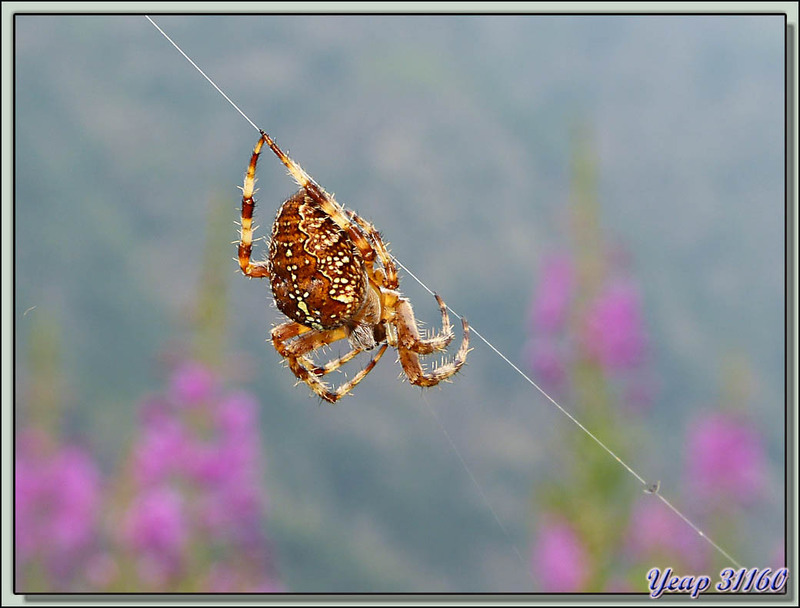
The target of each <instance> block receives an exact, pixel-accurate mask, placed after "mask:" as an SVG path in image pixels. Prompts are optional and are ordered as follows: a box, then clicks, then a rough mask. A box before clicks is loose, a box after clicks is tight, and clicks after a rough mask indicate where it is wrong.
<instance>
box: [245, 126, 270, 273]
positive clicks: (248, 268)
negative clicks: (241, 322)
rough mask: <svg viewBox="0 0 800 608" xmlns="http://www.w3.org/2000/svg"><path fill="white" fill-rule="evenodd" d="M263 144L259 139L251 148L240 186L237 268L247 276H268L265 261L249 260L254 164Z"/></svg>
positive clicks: (251, 249)
mask: <svg viewBox="0 0 800 608" xmlns="http://www.w3.org/2000/svg"><path fill="white" fill-rule="evenodd" d="M263 145H264V140H263V139H259V140H258V143H257V144H256V146H255V148H253V156H252V157H251V158H250V164H249V165H248V167H247V173H245V176H244V187H243V188H242V225H241V229H240V230H239V268H241V269H242V272H243V273H244V274H245V275H247V276H248V277H259V278H263V277H268V276H269V267H268V266H267V262H266V261H265V262H252V261H250V254H251V253H252V251H253V210H254V209H255V206H256V203H255V201H254V200H253V193H254V192H255V185H256V164H257V163H258V156H259V155H260V154H261V147H262V146H263Z"/></svg>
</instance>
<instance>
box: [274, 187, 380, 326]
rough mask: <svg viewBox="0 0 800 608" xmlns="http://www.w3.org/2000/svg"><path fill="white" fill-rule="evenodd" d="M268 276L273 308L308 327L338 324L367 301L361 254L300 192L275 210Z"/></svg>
mask: <svg viewBox="0 0 800 608" xmlns="http://www.w3.org/2000/svg"><path fill="white" fill-rule="evenodd" d="M269 272H270V284H271V287H272V294H273V296H274V298H275V304H276V305H277V307H278V309H279V310H280V311H281V312H282V313H283V314H285V315H286V316H287V317H289V318H290V319H292V320H294V321H297V322H298V323H300V324H302V325H305V326H307V327H311V328H313V329H332V328H334V327H338V326H340V325H342V324H343V323H344V322H346V321H347V320H348V319H351V318H352V317H353V316H354V315H355V314H356V313H357V312H358V311H359V310H360V309H361V307H362V306H363V304H364V301H365V300H366V296H367V288H368V285H367V275H366V269H365V267H364V261H363V259H362V257H361V253H360V252H359V250H358V249H357V248H356V247H355V245H354V244H353V241H352V239H351V238H350V236H349V235H348V234H347V233H346V232H345V231H343V230H342V229H341V228H339V226H337V225H336V223H335V222H334V221H333V220H332V219H331V218H330V216H329V215H327V214H326V213H324V212H323V211H322V210H321V209H320V208H319V207H318V206H317V205H316V204H314V202H313V200H312V199H311V198H310V197H309V196H307V194H306V193H305V191H304V190H300V191H299V192H297V193H296V194H294V195H293V196H292V197H290V198H289V199H287V200H286V202H284V203H283V205H282V206H281V208H280V209H279V210H278V215H277V217H276V218H275V222H274V224H273V225H272V239H271V241H270V246H269Z"/></svg>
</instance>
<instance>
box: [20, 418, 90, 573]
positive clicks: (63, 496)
mask: <svg viewBox="0 0 800 608" xmlns="http://www.w3.org/2000/svg"><path fill="white" fill-rule="evenodd" d="M15 467H16V471H15V479H14V485H15V522H14V528H15V534H16V550H17V556H18V558H19V559H20V560H22V561H25V560H28V559H33V558H34V557H35V556H37V555H38V556H39V557H40V558H41V559H42V560H43V563H44V565H45V566H46V567H47V568H48V570H49V572H50V574H52V575H54V576H56V577H58V578H59V579H60V580H61V581H65V580H67V579H68V578H69V576H70V573H73V572H74V570H75V568H76V567H77V566H78V562H79V561H80V560H81V559H82V558H83V557H84V556H85V555H84V554H85V553H86V552H87V551H88V549H89V548H90V547H91V545H92V543H93V542H94V538H95V534H96V531H97V530H96V527H97V518H98V513H99V503H100V474H99V471H98V469H97V466H96V465H95V463H94V461H93V460H92V459H91V457H90V456H89V454H88V453H87V452H86V451H84V450H83V449H82V448H80V447H77V446H72V445H68V446H65V447H63V448H59V447H57V446H55V445H53V443H52V442H51V441H49V438H48V437H46V436H44V435H43V434H41V433H39V432H38V431H25V432H23V433H21V434H20V436H19V438H18V441H17V454H16V461H15ZM59 584H60V583H59Z"/></svg>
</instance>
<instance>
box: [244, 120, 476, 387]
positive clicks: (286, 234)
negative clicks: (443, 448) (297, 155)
mask: <svg viewBox="0 0 800 608" xmlns="http://www.w3.org/2000/svg"><path fill="white" fill-rule="evenodd" d="M265 143H266V144H267V145H268V146H269V147H270V148H271V149H272V151H273V152H274V153H275V154H276V155H277V156H278V158H279V159H280V160H281V162H283V164H284V165H286V167H287V168H288V169H289V173H290V174H291V175H292V177H293V178H294V179H295V181H296V182H297V183H298V184H299V185H300V190H298V191H297V192H296V193H295V194H293V195H292V196H291V197H289V198H288V199H287V200H286V201H285V202H284V203H283V205H281V207H280V209H279V210H278V215H277V217H276V218H275V222H274V223H273V225H272V237H271V240H270V244H269V256H268V258H267V259H266V260H264V261H261V262H253V261H252V260H251V259H250V257H251V253H252V247H253V210H254V208H255V201H254V200H253V194H254V192H255V182H256V164H257V163H258V157H259V155H260V154H261V148H262V147H263V145H264V144H265ZM241 221H242V224H241V231H240V235H239V266H240V268H241V269H242V272H243V273H244V274H245V275H247V276H248V277H259V278H269V279H270V285H271V287H272V294H273V296H274V298H275V304H276V305H277V307H278V309H279V310H280V311H281V312H283V313H284V314H285V315H286V316H287V317H289V318H290V319H291V321H287V322H286V323H283V324H281V325H278V326H277V327H275V328H274V329H273V330H272V343H273V345H274V346H275V350H277V351H278V353H279V354H280V355H281V356H282V357H284V358H285V359H286V361H287V362H288V365H289V369H291V370H292V372H293V373H294V375H295V376H297V378H298V379H299V380H302V381H303V382H305V383H306V384H308V385H309V386H310V387H311V389H312V390H313V391H314V392H315V393H316V394H317V395H319V396H320V397H322V399H324V400H326V401H329V402H331V403H335V402H336V401H338V400H339V399H340V398H342V397H343V396H345V395H347V394H348V393H349V392H350V391H351V390H352V389H353V387H355V386H356V385H357V384H358V383H359V382H361V381H362V380H363V379H364V377H365V376H366V375H367V374H368V373H369V372H370V371H372V369H373V368H374V367H375V365H376V364H377V363H378V361H379V360H380V358H381V357H382V356H383V353H384V352H386V348H387V347H388V346H392V347H394V348H396V349H397V354H398V358H399V360H400V364H401V365H402V367H403V372H404V373H405V375H406V377H407V378H408V380H409V382H411V384H416V385H418V386H423V387H425V386H434V385H436V384H439V382H441V381H442V380H447V379H448V378H450V377H451V376H453V375H454V374H455V373H456V372H457V371H458V370H459V369H461V366H462V365H464V362H465V361H466V358H467V353H468V351H469V325H468V324H467V322H466V320H464V319H462V326H463V329H464V338H463V340H462V342H461V346H460V347H459V349H458V352H457V353H456V354H455V357H454V358H453V359H452V360H451V361H449V362H447V363H442V364H441V365H440V366H438V367H435V368H433V369H431V370H430V371H426V370H425V368H424V367H423V365H422V362H421V361H420V356H421V355H429V354H431V353H434V352H436V351H441V350H444V349H445V348H447V346H448V345H449V344H450V342H451V341H452V339H453V329H452V326H451V325H450V318H449V316H448V314H447V307H446V306H445V303H444V302H443V301H442V299H441V298H440V297H439V296H438V295H436V296H435V298H436V301H437V302H438V304H439V309H440V311H441V314H442V331H441V332H439V333H437V334H435V335H433V336H431V337H428V338H423V337H421V335H420V332H419V329H418V328H417V322H416V320H415V318H414V313H413V311H412V309H411V303H410V302H409V301H408V300H407V299H406V298H404V297H403V296H402V295H401V294H400V292H399V291H398V290H397V288H398V280H397V268H396V267H395V265H394V262H393V260H392V257H391V256H390V255H389V252H388V250H387V249H386V245H385V244H384V243H383V240H382V239H381V235H380V234H379V233H378V231H377V230H376V229H375V227H374V226H372V225H371V224H370V223H369V222H367V221H365V220H364V219H362V218H361V217H360V216H358V215H357V214H356V213H355V212H353V211H350V210H346V209H344V208H343V207H342V206H341V205H340V204H339V203H337V202H336V200H335V199H334V198H333V196H332V195H331V194H328V193H327V192H326V191H325V190H324V189H323V188H322V187H321V186H319V185H318V184H317V183H316V182H315V181H314V180H313V179H312V178H311V176H309V175H308V174H307V173H306V172H305V171H304V170H303V169H302V167H300V165H298V164H297V163H295V162H294V161H293V160H292V159H291V158H289V157H288V156H287V155H286V154H284V152H283V151H282V150H281V149H280V148H279V147H278V145H277V144H276V143H275V142H274V141H273V140H272V138H271V137H270V136H269V135H267V134H266V133H265V132H264V131H261V137H260V138H259V140H258V143H257V144H256V146H255V148H254V149H253V155H252V157H251V158H250V165H249V166H248V167H247V173H246V174H245V178H244V187H243V188H242V220H241ZM343 339H347V340H348V342H349V343H350V351H349V352H347V353H346V354H344V355H342V356H340V357H338V358H336V359H333V360H332V361H329V362H328V363H326V364H325V365H322V366H319V365H317V364H315V363H314V361H313V360H312V359H311V357H310V355H311V354H312V353H313V352H314V351H316V350H317V349H320V348H322V347H324V346H326V345H328V344H332V343H333V342H336V341H338V340H343ZM376 346H377V347H379V348H378V350H377V351H376V352H375V354H374V355H373V357H372V359H371V360H370V361H369V363H368V364H367V366H366V367H365V368H364V369H362V370H361V371H359V372H358V373H357V374H356V375H355V376H353V378H352V379H350V380H348V381H347V382H344V383H343V384H341V385H340V386H338V387H336V388H332V387H331V386H329V385H328V384H327V383H326V382H324V381H323V380H322V378H323V377H324V376H326V375H327V374H329V373H331V372H333V371H335V370H337V369H339V368H340V367H341V366H342V365H344V364H345V363H347V362H348V361H350V360H351V359H353V358H354V357H355V356H356V355H358V354H359V353H360V352H362V351H365V350H371V349H373V348H375V347H376Z"/></svg>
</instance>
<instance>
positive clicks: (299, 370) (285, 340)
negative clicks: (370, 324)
mask: <svg viewBox="0 0 800 608" xmlns="http://www.w3.org/2000/svg"><path fill="white" fill-rule="evenodd" d="M346 337H347V332H346V331H345V329H344V328H341V327H339V328H334V329H314V330H310V329H309V328H307V327H305V326H303V325H300V324H299V323H295V322H293V321H290V322H288V323H284V324H282V325H279V326H278V327H276V328H275V329H273V330H272V342H273V344H274V345H275V349H276V350H277V351H278V353H279V354H281V355H282V356H283V357H285V358H286V360H287V362H288V364H289V369H291V370H292V372H293V373H294V375H295V376H296V377H297V378H298V380H302V381H303V382H305V383H306V384H308V386H309V387H310V388H311V390H313V391H314V392H315V393H316V394H317V395H319V396H320V397H321V398H322V399H324V400H325V401H328V402H330V403H336V402H337V401H338V400H339V399H341V398H342V397H344V396H345V395H346V394H347V393H349V392H350V391H351V390H353V388H354V387H355V386H356V385H357V384H358V383H359V382H361V381H362V380H363V379H364V378H365V377H366V375H367V374H368V373H370V372H371V371H372V369H373V368H374V367H375V365H377V363H378V361H380V359H381V357H382V356H383V354H384V352H386V348H387V347H388V344H383V345H382V346H381V347H380V349H378V351H377V352H376V353H375V355H373V357H372V359H370V361H369V363H367V365H366V367H364V369H362V370H361V371H359V372H358V373H357V374H356V375H355V376H353V378H352V379H350V380H348V381H347V382H345V383H344V384H341V385H340V386H338V387H336V388H331V387H330V386H329V385H328V384H327V383H325V382H323V381H322V380H320V376H324V375H326V374H329V373H330V372H332V371H334V370H337V369H339V368H340V367H341V366H342V365H344V364H345V363H347V362H348V361H350V360H351V359H353V358H354V357H355V356H356V355H357V354H358V353H360V352H361V350H360V349H352V350H350V352H348V353H346V354H344V355H342V356H341V357H338V358H337V359H334V360H332V361H329V362H328V363H326V364H325V365H323V366H318V365H316V364H315V363H314V362H313V361H312V360H311V359H310V358H308V357H307V356H306V354H308V353H310V352H313V351H314V350H316V349H318V348H321V347H323V346H325V345H327V344H331V343H333V342H336V341H338V340H341V339H343V338H346ZM289 340H291V342H289Z"/></svg>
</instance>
